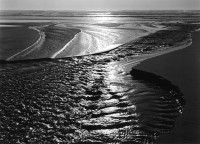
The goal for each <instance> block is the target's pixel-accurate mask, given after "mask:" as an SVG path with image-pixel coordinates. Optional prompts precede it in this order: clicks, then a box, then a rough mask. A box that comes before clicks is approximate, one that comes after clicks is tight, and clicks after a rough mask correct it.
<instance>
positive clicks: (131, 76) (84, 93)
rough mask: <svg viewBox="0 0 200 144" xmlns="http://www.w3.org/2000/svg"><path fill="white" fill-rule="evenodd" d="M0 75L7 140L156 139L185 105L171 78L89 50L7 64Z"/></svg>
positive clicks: (3, 134) (3, 133)
mask: <svg viewBox="0 0 200 144" xmlns="http://www.w3.org/2000/svg"><path fill="white" fill-rule="evenodd" d="M97 57H98V56H97ZM97 57H96V58H97ZM98 58H100V57H98ZM0 76H1V77H0V84H1V91H0V94H1V96H0V110H1V117H0V121H1V123H0V128H1V131H0V141H1V142H2V143H39V142H41V143H47V142H48V143H55V142H56V143H58V142H65V143H94V142H95V143H152V142H153V141H154V140H155V139H156V138H157V137H158V136H159V135H160V134H163V133H166V132H169V131H170V130H171V129H172V128H173V127H174V123H175V119H176V117H177V116H178V115H179V114H180V111H181V110H182V108H183V99H182V97H181V93H180V92H179V90H178V89H177V88H176V87H175V86H173V85H172V84H171V83H170V82H168V81H167V80H164V79H163V78H161V77H159V76H156V75H153V74H150V73H146V72H143V71H139V70H135V69H133V70H132V71H131V72H130V73H125V72H124V71H123V69H122V67H119V65H118V66H117V65H113V63H110V62H105V61H94V59H93V58H92V57H90V56H89V57H81V58H68V59H60V60H51V61H49V60H41V61H35V62H34V61H30V62H16V63H15V64H6V65H4V70H2V71H1V75H0Z"/></svg>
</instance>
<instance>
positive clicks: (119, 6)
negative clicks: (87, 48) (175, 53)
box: [0, 0, 200, 10]
mask: <svg viewBox="0 0 200 144" xmlns="http://www.w3.org/2000/svg"><path fill="white" fill-rule="evenodd" d="M0 9H1V10H197V9H198V10H200V0H0Z"/></svg>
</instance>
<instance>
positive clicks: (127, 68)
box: [117, 33, 192, 73]
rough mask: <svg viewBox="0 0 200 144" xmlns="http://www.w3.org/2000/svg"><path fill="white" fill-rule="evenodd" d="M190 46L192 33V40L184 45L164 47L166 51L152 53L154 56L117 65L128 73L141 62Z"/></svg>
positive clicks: (147, 55) (144, 55)
mask: <svg viewBox="0 0 200 144" xmlns="http://www.w3.org/2000/svg"><path fill="white" fill-rule="evenodd" d="M182 43H183V42H182ZM190 45H192V36H191V33H190V39H188V40H187V41H185V42H184V44H178V46H172V47H164V50H161V51H157V52H155V53H152V54H142V55H140V56H139V57H138V59H137V60H135V59H133V60H127V61H122V62H120V63H119V64H117V65H118V66H119V67H121V68H122V69H123V70H124V71H125V72H126V73H127V72H130V71H131V70H132V68H133V67H136V66H137V65H138V64H140V63H141V62H143V61H145V60H148V59H151V58H154V57H158V56H162V55H165V54H168V53H171V52H175V51H178V50H181V49H184V48H187V47H189V46H190Z"/></svg>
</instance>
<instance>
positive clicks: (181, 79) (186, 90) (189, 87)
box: [136, 32, 200, 144]
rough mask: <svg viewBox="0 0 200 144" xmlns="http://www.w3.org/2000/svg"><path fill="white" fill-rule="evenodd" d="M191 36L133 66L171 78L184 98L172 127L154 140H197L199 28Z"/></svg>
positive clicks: (186, 143) (190, 143)
mask: <svg viewBox="0 0 200 144" xmlns="http://www.w3.org/2000/svg"><path fill="white" fill-rule="evenodd" d="M192 39H193V44H192V45H191V46H190V47H188V48H185V49H182V50H179V51H175V52H172V53H168V54H166V55H162V56H158V57H155V58H152V59H149V60H146V61H144V62H142V63H141V64H140V65H138V66H137V67H136V69H140V70H144V71H148V72H151V73H154V74H157V75H160V76H162V77H164V78H165V79H167V80H169V81H171V82H172V83H173V84H174V85H177V86H178V87H179V88H180V90H181V91H182V92H183V94H184V99H185V100H186V105H185V109H184V111H183V115H181V116H180V117H179V118H178V119H177V122H176V125H175V128H174V129H173V130H172V132H170V133H169V134H166V135H163V136H161V137H160V138H159V139H158V140H157V141H156V143H157V144H172V143H173V144H199V143H200V47H199V46H200V41H199V40H200V32H195V33H193V34H192Z"/></svg>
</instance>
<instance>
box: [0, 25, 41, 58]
mask: <svg viewBox="0 0 200 144" xmlns="http://www.w3.org/2000/svg"><path fill="white" fill-rule="evenodd" d="M38 38H39V33H38V32H37V31H35V30H33V29H29V28H28V27H0V45H1V49H0V59H5V58H8V57H10V56H12V55H14V54H16V53H18V52H20V51H22V50H24V49H26V48H27V47H28V46H30V45H32V44H33V43H35V42H36V41H37V40H38Z"/></svg>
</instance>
